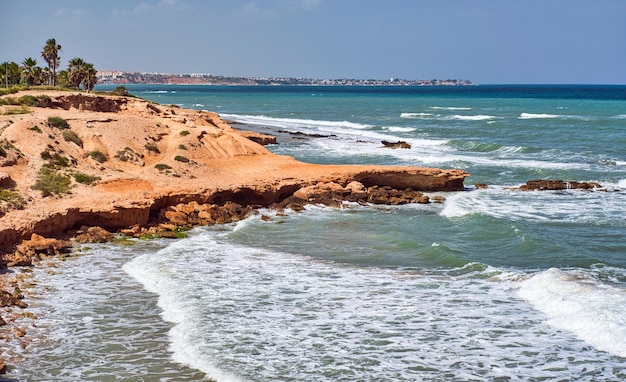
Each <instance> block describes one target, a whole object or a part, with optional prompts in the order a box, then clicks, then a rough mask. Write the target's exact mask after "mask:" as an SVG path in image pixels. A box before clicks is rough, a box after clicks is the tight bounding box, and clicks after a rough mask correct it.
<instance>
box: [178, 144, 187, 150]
mask: <svg viewBox="0 0 626 382" xmlns="http://www.w3.org/2000/svg"><path fill="white" fill-rule="evenodd" d="M178 148H179V149H181V150H187V146H185V145H178Z"/></svg>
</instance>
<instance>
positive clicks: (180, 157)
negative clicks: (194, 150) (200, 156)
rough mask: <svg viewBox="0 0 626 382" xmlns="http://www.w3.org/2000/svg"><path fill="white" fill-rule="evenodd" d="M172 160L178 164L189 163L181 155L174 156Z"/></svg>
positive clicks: (187, 159)
mask: <svg viewBox="0 0 626 382" xmlns="http://www.w3.org/2000/svg"><path fill="white" fill-rule="evenodd" d="M174 160H176V161H179V162H183V163H189V158H186V157H184V156H182V155H176V156H175V157H174Z"/></svg>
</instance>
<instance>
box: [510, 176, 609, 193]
mask: <svg viewBox="0 0 626 382" xmlns="http://www.w3.org/2000/svg"><path fill="white" fill-rule="evenodd" d="M601 187H602V186H601V185H599V184H598V183H596V182H577V181H563V180H544V179H540V180H530V181H528V182H526V184H524V185H521V186H520V187H518V189H519V190H521V191H544V190H591V189H599V188H601Z"/></svg>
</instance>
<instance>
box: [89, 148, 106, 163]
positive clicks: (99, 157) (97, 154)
mask: <svg viewBox="0 0 626 382" xmlns="http://www.w3.org/2000/svg"><path fill="white" fill-rule="evenodd" d="M89 157H90V158H91V159H93V160H95V161H96V162H98V163H104V162H106V161H107V156H106V155H104V153H103V152H102V151H98V150H96V151H91V152H90V153H89Z"/></svg>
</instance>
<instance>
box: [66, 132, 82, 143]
mask: <svg viewBox="0 0 626 382" xmlns="http://www.w3.org/2000/svg"><path fill="white" fill-rule="evenodd" d="M63 139H65V141H66V142H74V143H76V145H78V146H79V147H83V141H82V139H80V137H79V136H78V134H76V133H75V132H73V131H72V130H63Z"/></svg>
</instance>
